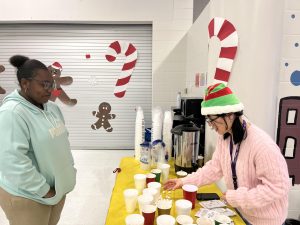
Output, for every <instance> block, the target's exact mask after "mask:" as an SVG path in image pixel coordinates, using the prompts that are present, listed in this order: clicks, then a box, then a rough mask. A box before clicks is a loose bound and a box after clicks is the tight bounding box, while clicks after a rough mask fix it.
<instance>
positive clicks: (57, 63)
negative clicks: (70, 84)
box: [51, 62, 63, 71]
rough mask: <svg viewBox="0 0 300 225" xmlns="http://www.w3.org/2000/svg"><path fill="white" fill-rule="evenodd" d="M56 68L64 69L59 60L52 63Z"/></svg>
mask: <svg viewBox="0 0 300 225" xmlns="http://www.w3.org/2000/svg"><path fill="white" fill-rule="evenodd" d="M51 66H52V67H53V68H54V69H56V70H60V71H62V69H63V68H62V65H60V63H59V62H54V63H52V65H51Z"/></svg>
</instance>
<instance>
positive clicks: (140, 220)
mask: <svg viewBox="0 0 300 225" xmlns="http://www.w3.org/2000/svg"><path fill="white" fill-rule="evenodd" d="M144 221H145V219H144V217H143V216H142V215H140V214H131V215H128V216H126V218H125V223H126V225H144Z"/></svg>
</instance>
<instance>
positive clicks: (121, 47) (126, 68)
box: [105, 41, 137, 98]
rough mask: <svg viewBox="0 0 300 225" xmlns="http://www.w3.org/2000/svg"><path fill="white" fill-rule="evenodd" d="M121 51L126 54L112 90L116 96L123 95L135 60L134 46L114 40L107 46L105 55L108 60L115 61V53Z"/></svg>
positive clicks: (135, 51)
mask: <svg viewBox="0 0 300 225" xmlns="http://www.w3.org/2000/svg"><path fill="white" fill-rule="evenodd" d="M121 53H122V54H124V55H125V56H126V60H125V62H124V65H123V67H122V71H121V73H120V75H119V78H118V80H117V83H116V86H115V90H114V95H115V96H116V97H118V98H122V97H124V95H125V92H126V88H127V85H128V83H129V81H130V77H131V75H132V72H133V70H134V67H135V64H136V61H137V50H136V48H135V47H134V46H133V45H132V44H131V43H128V42H122V41H115V42H113V43H111V44H110V45H109V47H108V50H107V53H106V55H105V57H106V59H107V60H108V61H109V62H113V61H115V59H116V57H117V55H118V54H121Z"/></svg>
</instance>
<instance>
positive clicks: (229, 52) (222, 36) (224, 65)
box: [208, 17, 238, 85]
mask: <svg viewBox="0 0 300 225" xmlns="http://www.w3.org/2000/svg"><path fill="white" fill-rule="evenodd" d="M208 32H209V38H212V37H213V36H217V37H218V38H219V40H220V42H221V51H220V55H219V58H218V62H217V68H216V72H215V76H214V79H215V81H216V82H223V83H225V84H226V85H227V82H228V80H229V76H230V72H231V68H232V64H233V60H234V57H235V55H236V51H237V47H238V35H237V32H236V29H235V27H234V26H233V25H232V23H230V22H229V21H228V20H226V19H224V18H220V17H215V18H213V19H212V20H211V21H210V22H209V25H208Z"/></svg>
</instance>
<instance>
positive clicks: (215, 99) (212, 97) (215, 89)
mask: <svg viewBox="0 0 300 225" xmlns="http://www.w3.org/2000/svg"><path fill="white" fill-rule="evenodd" d="M243 109H244V105H243V104H242V103H241V102H240V100H239V99H238V98H237V97H236V95H235V94H233V93H232V91H231V90H230V88H229V87H227V86H226V85H225V84H223V83H218V84H214V85H211V86H209V87H208V88H207V89H206V91H205V97H204V100H203V101H202V103H201V113H202V115H219V114H223V113H232V112H238V111H242V110H243Z"/></svg>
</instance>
